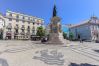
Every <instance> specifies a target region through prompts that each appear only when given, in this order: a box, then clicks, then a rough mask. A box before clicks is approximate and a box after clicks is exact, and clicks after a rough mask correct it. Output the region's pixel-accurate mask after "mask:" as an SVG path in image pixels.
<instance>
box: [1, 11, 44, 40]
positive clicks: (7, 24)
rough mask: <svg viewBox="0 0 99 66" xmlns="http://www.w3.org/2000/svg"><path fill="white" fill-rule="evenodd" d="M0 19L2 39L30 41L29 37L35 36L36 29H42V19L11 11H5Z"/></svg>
mask: <svg viewBox="0 0 99 66" xmlns="http://www.w3.org/2000/svg"><path fill="white" fill-rule="evenodd" d="M0 19H2V23H3V25H1V26H3V28H2V30H3V39H24V38H25V39H30V36H31V35H36V32H37V27H40V26H42V27H44V20H43V19H41V18H37V17H33V16H29V15H25V14H21V13H16V12H12V11H7V12H6V15H4V16H2V15H1V17H0Z"/></svg>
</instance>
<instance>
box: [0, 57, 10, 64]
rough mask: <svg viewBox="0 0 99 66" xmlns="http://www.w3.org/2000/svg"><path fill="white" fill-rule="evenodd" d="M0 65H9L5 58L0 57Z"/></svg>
mask: <svg viewBox="0 0 99 66" xmlns="http://www.w3.org/2000/svg"><path fill="white" fill-rule="evenodd" d="M0 65H1V66H9V65H8V63H7V60H5V59H2V58H0Z"/></svg>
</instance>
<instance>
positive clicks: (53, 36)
mask: <svg viewBox="0 0 99 66" xmlns="http://www.w3.org/2000/svg"><path fill="white" fill-rule="evenodd" d="M46 44H63V43H62V42H61V41H60V39H59V34H58V33H50V35H49V41H48V42H46Z"/></svg>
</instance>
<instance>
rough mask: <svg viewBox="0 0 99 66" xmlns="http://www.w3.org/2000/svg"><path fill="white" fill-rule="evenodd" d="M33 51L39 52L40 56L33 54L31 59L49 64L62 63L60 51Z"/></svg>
mask: <svg viewBox="0 0 99 66" xmlns="http://www.w3.org/2000/svg"><path fill="white" fill-rule="evenodd" d="M35 53H36V54H39V53H40V56H34V57H33V59H37V60H40V61H43V62H44V63H46V64H49V65H64V59H63V57H64V55H62V53H61V52H58V51H57V50H52V51H48V50H41V51H40V52H39V51H36V52H35Z"/></svg>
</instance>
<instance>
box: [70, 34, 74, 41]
mask: <svg viewBox="0 0 99 66" xmlns="http://www.w3.org/2000/svg"><path fill="white" fill-rule="evenodd" d="M73 38H74V35H73V33H72V32H70V33H69V39H70V40H73Z"/></svg>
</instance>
